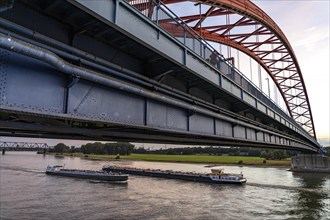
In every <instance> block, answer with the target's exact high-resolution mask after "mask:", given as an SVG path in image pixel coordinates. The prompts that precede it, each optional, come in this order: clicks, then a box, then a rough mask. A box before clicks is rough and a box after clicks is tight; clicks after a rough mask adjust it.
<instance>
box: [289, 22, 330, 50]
mask: <svg viewBox="0 0 330 220" xmlns="http://www.w3.org/2000/svg"><path fill="white" fill-rule="evenodd" d="M296 38H298V36H297V35H296ZM299 38H301V39H299V40H298V39H294V40H293V41H292V42H293V44H292V45H293V46H295V47H305V49H306V50H307V51H309V52H310V51H312V50H316V49H317V44H318V43H319V42H321V41H324V40H327V41H329V29H322V28H316V27H309V28H307V29H306V30H305V31H303V33H302V34H300V35H299Z"/></svg>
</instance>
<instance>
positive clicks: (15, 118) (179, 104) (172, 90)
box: [0, 0, 321, 152]
mask: <svg viewBox="0 0 330 220" xmlns="http://www.w3.org/2000/svg"><path fill="white" fill-rule="evenodd" d="M137 2H138V1H135V2H126V1H122V0H103V1H85V0H68V1H44V0H33V1H32V0H18V1H11V0H8V1H7V3H8V4H7V5H8V6H7V7H4V8H2V9H1V10H0V16H1V18H0V54H1V57H0V66H1V72H0V74H1V83H2V84H1V88H0V93H1V94H0V97H1V125H0V134H1V135H4V136H25V137H26V136H28V137H48V138H68V139H89V140H108V141H111V140H126V141H143V142H159V143H177V144H198V145H201V144H205V145H230V146H232V145H233V146H253V147H271V148H284V149H296V150H302V151H306V152H318V151H320V150H321V146H320V145H319V144H318V143H317V141H316V140H315V138H314V137H313V135H311V134H310V133H309V132H310V130H307V131H306V130H304V129H303V127H304V126H303V127H302V126H301V125H302V124H301V123H297V121H296V120H294V119H295V117H294V114H293V113H292V111H291V116H292V117H291V116H289V115H287V114H286V113H284V112H283V111H282V110H281V109H280V108H279V107H278V106H277V105H276V104H275V103H273V102H272V101H271V100H269V99H268V97H267V96H266V95H265V94H264V93H263V92H262V91H260V90H259V89H258V88H256V87H255V86H254V85H253V84H252V83H251V82H250V81H249V80H248V79H247V78H245V77H244V76H243V75H242V74H241V73H240V72H239V71H238V70H237V69H235V68H234V67H233V66H232V65H231V64H230V63H228V62H227V61H226V59H225V58H224V57H223V56H221V55H220V54H218V53H215V54H214V49H213V48H212V47H211V46H210V45H209V44H208V42H207V41H205V40H204V39H202V38H201V37H200V36H199V35H198V34H197V33H198V29H197V32H196V28H194V27H189V26H187V25H186V24H185V23H184V22H183V20H182V18H179V17H177V16H176V15H175V14H174V13H172V12H171V10H169V9H168V8H167V7H166V5H164V4H162V3H159V2H158V3H153V4H151V3H152V2H140V3H139V4H138V3H137ZM168 3H171V2H168ZM132 5H133V6H135V7H133V6H132ZM211 7H213V6H211ZM136 8H138V9H139V10H136ZM148 10H149V11H150V12H148ZM151 10H153V12H152V13H151ZM141 11H142V12H143V13H141ZM210 11H213V10H211V9H210ZM209 13H211V12H209ZM209 13H208V14H209ZM145 15H146V16H145ZM27 17H28V18H29V19H26V18H27ZM205 17H207V16H205ZM202 20H203V18H202V17H201V15H200V22H199V23H203V21H202ZM250 22H251V21H250ZM173 25H176V26H175V27H176V29H173V27H174V26H173ZM188 25H189V22H188ZM197 26H198V25H197ZM49 27H52V28H51V29H50V28H49ZM233 28H234V27H233ZM173 30H176V31H177V32H173ZM178 30H182V31H181V35H179V34H180V31H178ZM200 31H201V32H202V36H203V34H204V35H205V34H206V32H207V28H205V29H204V30H203V28H201V30H200ZM209 32H210V31H209ZM182 33H184V35H182ZM205 36H206V35H205ZM218 38H219V37H218ZM219 39H220V38H219ZM226 39H227V40H228V39H229V38H228V36H227V38H226ZM219 41H220V40H219ZM242 45H243V44H242ZM247 48H249V47H248V46H247ZM280 51H283V50H282V49H281V50H280ZM252 52H253V51H252V50H251V51H250V54H251V53H252ZM256 54H257V53H256ZM259 58H260V57H259ZM255 59H256V58H255ZM263 62H264V63H265V60H264V61H263ZM298 75H299V74H298ZM301 83H303V81H301ZM302 85H303V84H302ZM303 87H304V86H303ZM303 91H304V92H305V90H303ZM282 92H283V91H282ZM304 94H305V93H304ZM302 96H303V95H301V94H300V95H299V97H302ZM306 98H307V97H306ZM307 101H308V99H307ZM295 103H296V102H295ZM288 106H290V105H289V104H288ZM301 106H305V105H304V104H301ZM297 108H298V107H297ZM294 109H295V108H294ZM299 111H300V110H299ZM310 120H312V119H310ZM312 133H313V132H312Z"/></svg>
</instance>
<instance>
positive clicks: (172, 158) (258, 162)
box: [63, 153, 291, 167]
mask: <svg viewBox="0 0 330 220" xmlns="http://www.w3.org/2000/svg"><path fill="white" fill-rule="evenodd" d="M63 155H64V156H70V155H72V156H78V157H85V155H84V154H82V153H73V154H71V153H64V154H63ZM115 157H116V155H96V154H88V157H87V158H89V159H101V160H112V159H115ZM120 159H126V160H144V161H160V162H180V163H205V164H238V162H239V161H243V165H254V166H287V167H288V166H290V164H291V159H290V158H288V159H285V160H267V161H266V163H263V160H264V159H263V158H260V157H250V156H210V155H160V154H131V155H128V156H120Z"/></svg>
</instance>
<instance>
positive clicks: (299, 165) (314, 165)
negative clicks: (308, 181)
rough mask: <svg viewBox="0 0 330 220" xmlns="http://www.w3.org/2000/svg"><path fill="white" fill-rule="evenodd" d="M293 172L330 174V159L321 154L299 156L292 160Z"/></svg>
mask: <svg viewBox="0 0 330 220" xmlns="http://www.w3.org/2000/svg"><path fill="white" fill-rule="evenodd" d="M291 171H297V172H319V173H330V157H327V156H324V155H321V154H298V155H297V156H294V157H292V158H291Z"/></svg>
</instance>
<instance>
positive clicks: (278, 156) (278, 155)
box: [133, 146, 297, 160]
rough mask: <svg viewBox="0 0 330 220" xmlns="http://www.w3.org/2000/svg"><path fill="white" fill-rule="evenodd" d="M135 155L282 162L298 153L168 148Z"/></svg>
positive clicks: (213, 148)
mask: <svg viewBox="0 0 330 220" xmlns="http://www.w3.org/2000/svg"><path fill="white" fill-rule="evenodd" d="M133 153H139V154H167V155H196V154H207V155H218V156H221V155H228V156H254V157H261V158H265V159H267V160H270V159H272V160H282V159H286V158H288V157H291V156H294V155H296V154H297V152H294V151H286V150H268V149H255V148H244V147H213V146H211V147H183V148H168V149H163V148H162V149H158V150H146V149H144V148H138V149H134V150H133Z"/></svg>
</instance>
